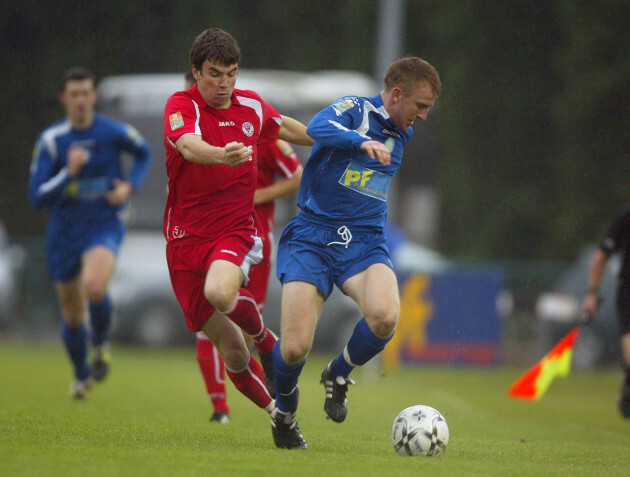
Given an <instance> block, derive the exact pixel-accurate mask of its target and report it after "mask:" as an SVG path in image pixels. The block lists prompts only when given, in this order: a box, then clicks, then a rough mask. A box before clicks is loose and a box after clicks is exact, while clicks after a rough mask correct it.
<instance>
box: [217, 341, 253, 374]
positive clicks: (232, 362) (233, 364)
mask: <svg viewBox="0 0 630 477" xmlns="http://www.w3.org/2000/svg"><path fill="white" fill-rule="evenodd" d="M221 357H222V358H223V362H224V363H225V365H226V366H227V367H228V368H230V369H232V370H234V371H239V370H241V369H243V368H245V367H246V366H247V365H248V364H249V351H248V350H247V348H245V346H244V344H243V346H238V345H233V346H230V345H228V346H224V347H222V349H221Z"/></svg>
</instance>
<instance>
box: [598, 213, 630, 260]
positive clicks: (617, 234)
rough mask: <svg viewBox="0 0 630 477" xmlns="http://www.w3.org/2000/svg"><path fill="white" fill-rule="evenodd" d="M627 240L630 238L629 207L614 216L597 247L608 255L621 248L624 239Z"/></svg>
mask: <svg viewBox="0 0 630 477" xmlns="http://www.w3.org/2000/svg"><path fill="white" fill-rule="evenodd" d="M628 240H630V207H629V208H626V209H624V210H623V211H622V212H621V213H620V214H619V215H618V216H617V217H616V218H615V221H614V222H613V224H612V226H611V227H610V230H608V233H607V234H606V236H605V237H604V240H602V243H601V244H600V246H599V247H600V248H601V249H602V250H603V251H604V252H606V253H607V254H608V255H612V254H613V253H615V252H617V251H618V250H621V249H622V248H623V244H624V241H628Z"/></svg>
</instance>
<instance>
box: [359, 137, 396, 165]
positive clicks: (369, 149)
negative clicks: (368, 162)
mask: <svg viewBox="0 0 630 477" xmlns="http://www.w3.org/2000/svg"><path fill="white" fill-rule="evenodd" d="M361 152H362V153H363V154H367V155H368V156H370V157H371V158H372V159H376V160H377V161H378V162H380V163H381V164H383V165H384V166H388V165H389V164H390V163H391V162H392V155H391V153H390V152H389V149H387V146H385V144H383V143H382V142H378V141H365V142H364V143H362V144H361Z"/></svg>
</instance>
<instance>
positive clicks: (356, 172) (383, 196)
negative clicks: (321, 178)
mask: <svg viewBox="0 0 630 477" xmlns="http://www.w3.org/2000/svg"><path fill="white" fill-rule="evenodd" d="M390 180H391V177H390V176H388V175H387V174H383V173H381V172H378V171H374V170H372V169H368V168H367V167H363V166H362V165H360V164H357V163H356V162H354V161H350V164H348V167H347V168H346V170H345V171H344V173H343V175H342V176H341V178H340V179H339V184H341V185H342V186H344V187H347V188H348V189H352V190H353V191H355V192H358V193H360V194H363V195H367V196H369V197H372V198H374V199H378V200H382V201H383V202H386V201H387V190H388V189H389V182H390Z"/></svg>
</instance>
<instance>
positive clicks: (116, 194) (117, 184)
mask: <svg viewBox="0 0 630 477" xmlns="http://www.w3.org/2000/svg"><path fill="white" fill-rule="evenodd" d="M113 183H114V188H113V189H112V190H110V191H109V192H107V194H105V200H107V203H108V204H109V205H111V206H112V207H117V206H119V205H120V204H122V203H123V202H125V201H126V200H127V199H128V198H129V196H130V195H131V193H132V192H133V186H132V185H131V182H128V181H123V180H120V179H118V178H116V179H114V181H113Z"/></svg>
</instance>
